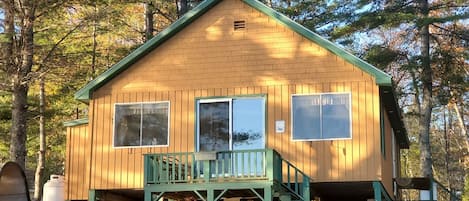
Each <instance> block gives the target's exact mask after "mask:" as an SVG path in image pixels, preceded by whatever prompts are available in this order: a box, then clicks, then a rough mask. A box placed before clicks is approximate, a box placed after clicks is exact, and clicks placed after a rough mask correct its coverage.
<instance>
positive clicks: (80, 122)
mask: <svg viewBox="0 0 469 201" xmlns="http://www.w3.org/2000/svg"><path fill="white" fill-rule="evenodd" d="M87 123H88V118H83V119H75V120H71V121H66V122H64V126H65V127H73V126H79V125H83V124H87Z"/></svg>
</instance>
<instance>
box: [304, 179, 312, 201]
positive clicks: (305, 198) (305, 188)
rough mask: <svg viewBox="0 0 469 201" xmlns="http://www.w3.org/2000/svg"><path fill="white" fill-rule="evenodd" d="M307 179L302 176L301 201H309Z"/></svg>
mask: <svg viewBox="0 0 469 201" xmlns="http://www.w3.org/2000/svg"><path fill="white" fill-rule="evenodd" d="M310 200H311V197H310V190H309V177H308V176H306V175H303V201H310Z"/></svg>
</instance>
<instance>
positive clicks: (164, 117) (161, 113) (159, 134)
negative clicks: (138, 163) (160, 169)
mask: <svg viewBox="0 0 469 201" xmlns="http://www.w3.org/2000/svg"><path fill="white" fill-rule="evenodd" d="M168 110H169V103H167V102H165V103H153V104H143V106H142V113H143V116H142V117H143V118H142V120H143V123H142V145H168Z"/></svg>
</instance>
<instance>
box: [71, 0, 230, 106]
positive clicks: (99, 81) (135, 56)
mask: <svg viewBox="0 0 469 201" xmlns="http://www.w3.org/2000/svg"><path fill="white" fill-rule="evenodd" d="M220 1H221V0H205V1H203V2H202V3H200V4H199V5H198V6H197V7H195V8H194V9H192V10H191V11H189V12H187V13H186V14H185V15H184V16H182V17H181V18H179V20H177V21H176V22H174V23H173V24H171V25H170V26H169V27H168V28H166V29H165V30H163V31H161V32H160V33H159V34H157V35H156V36H155V37H153V38H152V39H151V40H149V41H148V42H146V43H144V44H143V45H142V46H140V47H139V48H137V49H136V50H134V51H133V52H132V53H130V54H129V55H127V56H126V57H125V58H123V59H122V60H120V61H119V62H118V63H116V64H115V65H114V66H112V67H111V68H110V69H108V70H107V71H105V72H104V73H102V74H101V75H99V76H98V77H96V78H95V79H94V80H92V81H91V82H89V83H88V84H86V85H85V86H84V87H83V88H81V89H80V90H79V91H78V92H76V93H75V99H77V100H80V101H84V102H86V101H88V100H89V99H90V96H91V92H92V91H94V90H96V89H97V88H99V87H101V86H102V85H104V84H105V83H106V82H108V81H109V80H111V79H112V78H114V77H115V76H116V75H118V74H119V73H121V72H122V71H124V70H126V69H127V68H128V67H129V66H131V65H132V64H134V63H135V62H137V61H138V60H139V59H140V58H142V57H144V56H145V55H147V54H148V53H149V52H151V51H152V50H153V49H155V48H156V47H158V46H159V45H161V44H162V43H164V42H165V41H166V40H168V39H169V38H171V37H172V36H174V35H176V34H177V33H178V32H179V31H181V30H182V29H183V28H185V27H186V26H187V25H189V24H190V23H191V22H193V21H194V20H196V19H197V18H198V17H200V16H201V15H202V14H204V13H205V12H207V11H208V10H210V8H212V7H213V6H215V5H216V4H217V3H219V2H220Z"/></svg>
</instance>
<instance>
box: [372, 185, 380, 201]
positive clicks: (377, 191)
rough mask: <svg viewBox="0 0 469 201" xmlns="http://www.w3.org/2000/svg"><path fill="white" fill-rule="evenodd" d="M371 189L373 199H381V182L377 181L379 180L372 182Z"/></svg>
mask: <svg viewBox="0 0 469 201" xmlns="http://www.w3.org/2000/svg"><path fill="white" fill-rule="evenodd" d="M373 190H374V191H375V201H381V200H382V195H381V184H380V183H379V181H374V182H373Z"/></svg>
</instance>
